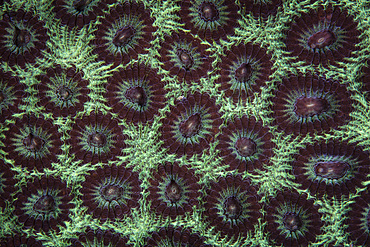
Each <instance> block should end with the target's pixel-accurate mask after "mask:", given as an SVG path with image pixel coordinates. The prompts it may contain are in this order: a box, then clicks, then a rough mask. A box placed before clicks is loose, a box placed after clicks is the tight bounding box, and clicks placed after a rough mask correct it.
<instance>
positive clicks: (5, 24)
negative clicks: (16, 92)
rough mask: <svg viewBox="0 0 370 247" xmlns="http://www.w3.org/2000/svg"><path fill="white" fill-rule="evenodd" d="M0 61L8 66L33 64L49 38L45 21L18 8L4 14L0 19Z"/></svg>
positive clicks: (44, 48)
mask: <svg viewBox="0 0 370 247" xmlns="http://www.w3.org/2000/svg"><path fill="white" fill-rule="evenodd" d="M0 25H1V27H2V32H1V34H0V55H1V61H2V62H7V63H8V64H9V65H10V66H14V65H19V66H20V67H25V66H26V64H34V63H35V61H36V58H41V57H42V51H43V50H46V42H47V41H48V40H49V36H48V34H47V29H46V27H45V23H44V22H42V21H40V20H39V19H38V17H37V16H34V15H33V14H32V13H31V12H25V11H23V10H18V11H17V12H10V13H8V14H6V15H4V17H3V19H1V20H0Z"/></svg>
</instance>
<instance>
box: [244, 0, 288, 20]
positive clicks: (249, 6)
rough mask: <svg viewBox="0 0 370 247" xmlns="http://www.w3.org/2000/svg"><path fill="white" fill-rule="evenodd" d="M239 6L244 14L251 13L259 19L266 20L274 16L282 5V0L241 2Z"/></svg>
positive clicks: (247, 0) (246, 0)
mask: <svg viewBox="0 0 370 247" xmlns="http://www.w3.org/2000/svg"><path fill="white" fill-rule="evenodd" d="M240 4H241V9H242V11H243V12H244V13H246V14H248V13H252V14H253V15H254V16H255V17H259V18H268V17H269V16H275V15H276V13H277V10H278V8H279V7H280V6H282V4H283V3H282V0H241V1H240Z"/></svg>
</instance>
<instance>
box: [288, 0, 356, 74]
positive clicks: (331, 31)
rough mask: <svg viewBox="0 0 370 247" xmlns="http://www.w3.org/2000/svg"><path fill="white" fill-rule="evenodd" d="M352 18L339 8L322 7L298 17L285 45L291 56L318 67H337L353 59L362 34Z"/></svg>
mask: <svg viewBox="0 0 370 247" xmlns="http://www.w3.org/2000/svg"><path fill="white" fill-rule="evenodd" d="M357 25H358V24H357V22H355V21H354V18H353V16H351V15H349V14H348V13H347V12H346V11H345V10H341V9H340V8H339V7H334V8H333V7H332V6H330V5H329V6H328V7H327V8H326V9H324V7H322V6H321V7H319V9H318V10H316V11H314V10H311V11H310V12H308V13H305V14H303V15H302V16H300V17H296V18H295V19H294V21H293V23H292V24H291V27H290V29H289V31H288V33H287V36H286V39H285V44H286V46H287V50H288V51H289V52H290V55H291V56H297V57H298V60H299V61H304V62H305V64H309V65H310V64H312V65H315V66H318V65H321V66H324V67H327V66H328V64H331V65H336V64H338V62H342V61H344V58H346V57H351V56H354V54H353V52H354V51H356V50H357V48H356V44H358V43H359V36H360V31H359V30H358V29H357Z"/></svg>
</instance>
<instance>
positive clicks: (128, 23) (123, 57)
mask: <svg viewBox="0 0 370 247" xmlns="http://www.w3.org/2000/svg"><path fill="white" fill-rule="evenodd" d="M152 23H153V20H152V19H151V17H150V13H149V11H148V10H146V9H145V8H144V5H143V4H142V3H135V2H132V3H128V2H125V3H123V4H118V5H117V6H116V8H113V9H111V11H110V12H109V13H108V14H106V15H105V17H104V18H103V19H102V20H101V24H100V25H98V28H97V31H96V33H95V40H94V41H93V45H94V46H95V49H94V52H95V53H96V54H98V56H99V58H100V59H101V60H104V61H105V62H106V63H107V64H114V65H115V66H117V65H119V64H124V65H125V64H127V63H128V62H130V61H131V60H132V59H136V58H137V56H138V54H144V53H147V52H148V50H147V49H148V48H149V47H150V41H151V40H152V39H153V32H154V31H155V28H154V27H153V25H152Z"/></svg>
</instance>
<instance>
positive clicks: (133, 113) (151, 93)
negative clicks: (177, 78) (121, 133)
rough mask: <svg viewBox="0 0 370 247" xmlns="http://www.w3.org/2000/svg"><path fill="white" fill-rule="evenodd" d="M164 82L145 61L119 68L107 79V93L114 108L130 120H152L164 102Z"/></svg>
mask: <svg viewBox="0 0 370 247" xmlns="http://www.w3.org/2000/svg"><path fill="white" fill-rule="evenodd" d="M165 94H166V90H164V83H163V82H162V81H161V76H159V75H158V74H157V71H155V70H152V69H149V68H148V67H146V66H144V65H134V67H132V68H128V69H126V70H123V69H121V70H119V71H118V72H116V73H115V74H114V75H113V76H112V77H111V78H109V79H108V86H107V94H106V98H107V99H108V102H109V104H110V105H111V106H112V107H113V112H114V113H117V114H119V116H120V117H121V118H124V119H126V120H128V121H129V122H134V123H137V122H142V123H146V122H148V121H151V120H152V119H153V117H154V116H155V115H157V114H158V110H159V109H161V108H163V107H164V103H165Z"/></svg>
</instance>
